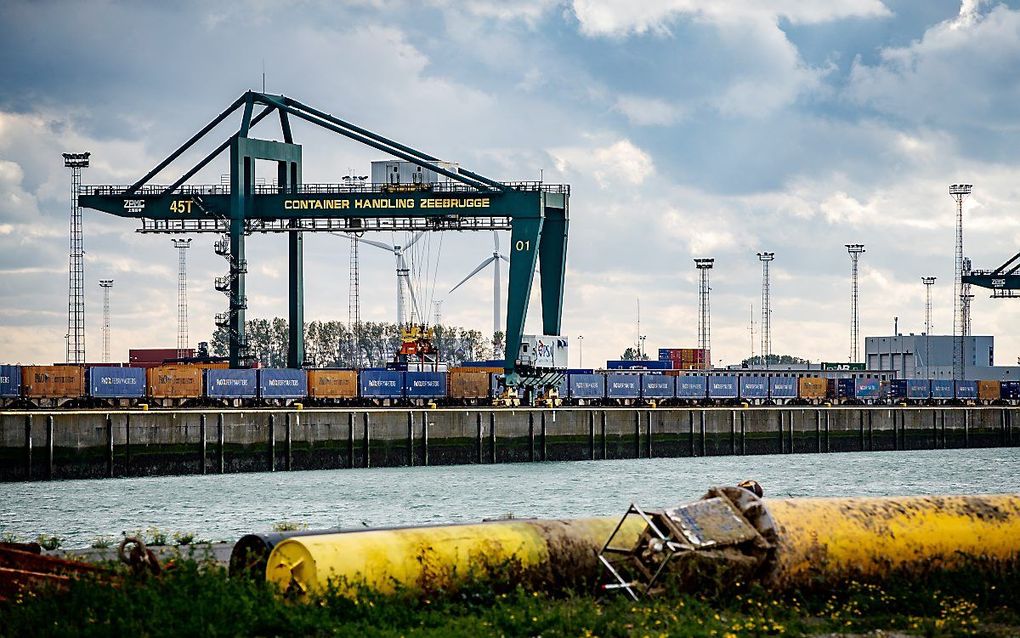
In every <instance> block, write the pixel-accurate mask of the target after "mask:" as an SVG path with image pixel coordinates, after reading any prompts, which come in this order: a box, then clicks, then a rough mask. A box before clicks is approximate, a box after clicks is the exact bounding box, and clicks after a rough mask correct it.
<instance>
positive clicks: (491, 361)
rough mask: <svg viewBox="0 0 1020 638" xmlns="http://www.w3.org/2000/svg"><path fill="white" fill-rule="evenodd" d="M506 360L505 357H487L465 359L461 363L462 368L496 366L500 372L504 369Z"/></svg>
mask: <svg viewBox="0 0 1020 638" xmlns="http://www.w3.org/2000/svg"><path fill="white" fill-rule="evenodd" d="M504 364H505V361H504V360H503V359H486V360H484V361H465V362H463V363H461V364H460V367H462V368H496V369H498V370H499V371H500V372H502V371H503V365H504Z"/></svg>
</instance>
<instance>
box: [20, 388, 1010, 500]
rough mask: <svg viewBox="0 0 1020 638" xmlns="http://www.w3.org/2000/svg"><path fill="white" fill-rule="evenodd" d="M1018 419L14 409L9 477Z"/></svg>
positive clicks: (855, 438) (858, 439) (906, 445)
mask: <svg viewBox="0 0 1020 638" xmlns="http://www.w3.org/2000/svg"><path fill="white" fill-rule="evenodd" d="M398 374H399V373H398ZM383 378H384V377H383ZM635 378H638V377H636V376H635ZM680 379H683V377H681V378H680ZM701 379H702V380H703V379H704V377H701ZM387 392H392V391H391V390H387ZM1018 428H1020V408H1017V407H973V408H960V407H907V408H899V407H838V408H825V407H820V406H808V407H787V406H783V407H777V408H762V409H743V408H740V407H734V408H656V409H651V408H635V409H631V408H623V409H621V408H593V409H587V408H580V409H579V408H564V409H555V410H552V409H547V410H532V409H507V410H500V409H491V408H485V409H473V408H469V409H460V410H447V409H437V410H434V409H421V408H419V409H403V410H395V409H328V410H327V409H304V410H296V409H262V410H247V411H245V410H223V409H211V408H210V409H200V410H183V411H182V410H150V411H117V410H111V411H78V412H76V411H54V412H42V411H28V412H14V411H11V412H3V413H0V480H8V481H9V480H24V479H26V478H29V477H31V478H33V479H45V478H87V477H93V478H95V477H106V476H142V475H159V474H194V473H202V472H205V473H220V472H245V471H270V470H275V471H283V470H301V469H326V468H359V467H376V466H401V465H444V464H460V463H485V464H487V463H505V462H540V461H561V460H580V459H591V460H596V459H627V458H646V457H675V456H705V455H730V454H749V455H751V454H789V453H825V452H855V451H872V450H874V451H880V450H907V449H941V448H965V447H997V446H1014V445H1017V444H1018V443H1020V434H1018V430H1017V429H1018ZM50 459H52V462H51V461H50Z"/></svg>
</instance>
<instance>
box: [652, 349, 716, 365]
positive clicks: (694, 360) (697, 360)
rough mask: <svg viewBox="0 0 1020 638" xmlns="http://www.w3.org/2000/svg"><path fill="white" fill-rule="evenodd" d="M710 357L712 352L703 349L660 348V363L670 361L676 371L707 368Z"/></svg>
mask: <svg viewBox="0 0 1020 638" xmlns="http://www.w3.org/2000/svg"><path fill="white" fill-rule="evenodd" d="M710 355H711V353H710V351H708V350H705V349H703V348H659V361H668V362H669V363H671V364H672V368H673V369H674V370H701V369H703V368H707V367H709V365H708V362H709V361H711V357H710Z"/></svg>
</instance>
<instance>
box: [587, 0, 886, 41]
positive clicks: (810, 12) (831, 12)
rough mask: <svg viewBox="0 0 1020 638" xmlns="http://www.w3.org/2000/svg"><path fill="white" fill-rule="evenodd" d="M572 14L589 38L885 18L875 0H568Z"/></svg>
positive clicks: (884, 7) (882, 6) (877, 0)
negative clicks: (684, 27) (695, 26)
mask: <svg viewBox="0 0 1020 638" xmlns="http://www.w3.org/2000/svg"><path fill="white" fill-rule="evenodd" d="M573 10H574V14H575V15H576V16H577V19H578V21H579V22H580V23H581V30H582V31H583V32H584V33H586V34H588V35H594V36H624V35H628V34H632V33H633V34H642V33H647V32H652V33H660V34H665V33H669V26H670V23H671V22H672V21H673V20H675V19H677V18H678V17H688V18H691V19H694V20H700V21H706V22H713V23H733V22H743V21H754V20H766V21H769V22H773V23H774V22H776V21H777V20H778V19H779V18H785V19H787V20H789V21H790V22H792V23H796V24H816V23H820V22H830V21H833V20H839V19H843V18H849V17H865V18H877V17H886V16H889V15H890V12H889V9H888V8H887V7H886V6H885V5H884V4H883V3H882V2H881V1H880V0H828V1H826V2H802V1H799V0H773V1H771V2H770V1H763V0H730V1H728V2H717V1H715V2H714V1H712V0H644V1H643V2H631V1H629V0H574V2H573Z"/></svg>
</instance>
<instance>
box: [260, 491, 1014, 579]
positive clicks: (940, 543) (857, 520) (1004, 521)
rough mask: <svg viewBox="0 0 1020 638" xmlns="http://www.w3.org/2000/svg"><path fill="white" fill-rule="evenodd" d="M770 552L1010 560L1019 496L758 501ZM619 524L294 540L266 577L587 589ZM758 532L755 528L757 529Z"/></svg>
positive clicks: (848, 558)
mask: <svg viewBox="0 0 1020 638" xmlns="http://www.w3.org/2000/svg"><path fill="white" fill-rule="evenodd" d="M751 498H753V497H751ZM764 504H765V507H766V510H767V512H768V514H769V515H770V517H771V520H772V522H773V529H774V531H775V534H773V533H772V532H764V535H765V537H766V538H768V539H770V540H771V542H772V543H773V545H774V551H772V552H770V553H769V555H768V556H766V555H762V554H755V556H756V557H757V559H760V560H764V561H767V562H766V563H765V564H764V565H763V572H762V573H763V579H764V580H765V581H766V582H768V583H770V584H774V585H778V586H798V585H806V584H809V583H811V582H813V581H815V580H816V579H818V578H822V579H825V580H838V579H841V578H846V577H850V576H856V575H864V576H882V575H884V574H887V573H889V572H890V571H891V570H893V569H896V568H908V569H910V568H913V569H927V568H929V567H932V566H935V567H939V566H952V565H955V564H959V563H960V562H962V561H963V560H965V558H967V557H981V558H989V559H994V560H1007V559H1012V558H1016V557H1018V556H1020V495H985V496H914V497H888V498H825V499H767V500H764ZM618 522H619V518H618V517H610V518H590V519H579V520H558V521H557V520H553V521H548V520H546V521H543V520H509V521H493V522H488V523H480V524H475V525H451V526H440V527H416V528H398V529H387V530H366V531H364V532H352V533H346V534H328V535H321V536H304V537H301V536H298V537H292V538H288V539H286V540H284V541H282V542H280V543H279V544H277V545H276V546H275V547H274V548H273V550H272V553H271V554H270V555H269V560H268V563H267V566H266V578H267V579H268V580H269V581H272V582H275V583H277V584H278V585H279V586H280V587H281V588H282V589H297V590H299V591H301V592H308V591H313V590H321V589H323V588H325V587H326V586H327V584H328V583H329V582H330V581H334V582H336V583H338V585H339V586H340V587H344V586H345V584H344V583H347V584H353V583H361V584H364V585H366V586H368V587H370V588H372V589H375V590H377V591H381V592H393V591H395V590H396V589H398V588H407V589H415V590H431V589H436V588H440V587H447V586H449V585H451V584H455V583H456V582H458V581H463V580H464V579H465V578H468V577H469V576H470V575H472V570H475V571H474V575H475V576H484V574H485V571H486V570H487V569H488V568H489V567H505V566H506V565H508V564H509V565H511V566H516V567H518V568H519V569H517V570H511V572H510V573H508V572H506V571H505V569H504V570H503V571H500V572H499V576H500V577H504V578H510V579H515V580H517V581H518V582H521V583H523V584H527V585H529V586H533V587H547V588H560V587H565V586H575V587H576V586H579V585H583V584H590V583H591V581H592V579H593V578H595V577H597V575H598V574H599V573H600V571H601V569H600V567H599V565H598V563H597V561H596V557H595V555H596V552H597V551H598V550H599V549H600V548H601V547H602V545H603V544H604V543H605V542H606V539H608V538H609V536H610V534H611V533H612V531H613V529H614V528H615V526H616V525H617V523H618ZM644 529H645V525H644V522H643V521H642V520H641V519H640V518H639V517H636V516H631V517H628V518H627V521H626V523H625V524H624V527H623V528H622V529H621V533H620V534H619V535H618V536H617V538H616V539H615V540H614V543H613V544H614V546H617V547H631V546H633V545H634V544H635V543H636V542H637V539H638V537H639V535H640V534H641V533H642V532H643V531H644ZM759 531H762V530H761V529H760V530H759Z"/></svg>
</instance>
